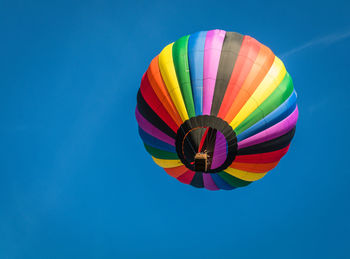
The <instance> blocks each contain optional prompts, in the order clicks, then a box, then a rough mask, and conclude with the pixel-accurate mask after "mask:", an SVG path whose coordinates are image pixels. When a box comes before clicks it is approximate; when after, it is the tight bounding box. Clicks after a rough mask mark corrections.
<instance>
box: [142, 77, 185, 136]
mask: <svg viewBox="0 0 350 259" xmlns="http://www.w3.org/2000/svg"><path fill="white" fill-rule="evenodd" d="M140 89H141V94H142V96H143V98H144V99H145V101H146V102H147V104H148V105H149V106H150V107H151V109H152V110H153V111H154V112H155V113H156V114H157V115H158V116H159V117H160V118H161V119H162V120H163V121H164V122H165V123H166V124H167V125H168V126H169V127H170V128H171V129H172V130H173V131H174V132H175V133H176V132H177V129H178V126H177V125H176V123H175V122H174V120H173V119H172V118H171V116H170V115H169V113H168V112H167V110H166V109H165V108H164V106H163V105H162V103H161V102H160V101H159V99H158V97H157V95H156V93H155V92H154V90H153V88H152V87H151V84H150V82H149V80H148V76H147V74H146V73H145V74H144V75H143V77H142V80H141V86H140ZM154 126H155V127H157V125H154Z"/></svg>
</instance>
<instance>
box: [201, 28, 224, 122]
mask: <svg viewBox="0 0 350 259" xmlns="http://www.w3.org/2000/svg"><path fill="white" fill-rule="evenodd" d="M225 34H226V32H225V31H223V30H212V31H208V33H207V37H206V39H205V46H204V63H203V115H209V114H210V110H211V104H212V101H213V95H214V88H215V81H216V74H217V72H218V67H219V61H220V55H221V49H222V45H223V42H224V39H225Z"/></svg>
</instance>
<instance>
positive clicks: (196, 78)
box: [188, 31, 207, 116]
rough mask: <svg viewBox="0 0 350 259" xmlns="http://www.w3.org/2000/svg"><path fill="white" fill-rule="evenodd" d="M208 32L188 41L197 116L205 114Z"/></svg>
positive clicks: (197, 33)
mask: <svg viewBox="0 0 350 259" xmlns="http://www.w3.org/2000/svg"><path fill="white" fill-rule="evenodd" d="M206 36H207V31H200V32H196V33H194V34H192V35H190V38H189V40H188V63H189V67H190V76H191V85H192V94H193V101H194V108H195V112H196V115H197V116H198V115H202V113H203V63H204V45H205V38H206Z"/></svg>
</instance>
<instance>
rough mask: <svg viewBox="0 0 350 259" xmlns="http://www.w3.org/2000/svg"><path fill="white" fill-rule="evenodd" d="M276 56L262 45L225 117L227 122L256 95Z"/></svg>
mask: <svg viewBox="0 0 350 259" xmlns="http://www.w3.org/2000/svg"><path fill="white" fill-rule="evenodd" d="M274 59H275V55H274V54H273V52H272V51H271V50H270V49H269V48H268V47H266V46H264V45H261V48H260V51H259V54H258V56H257V58H256V60H255V62H254V64H253V66H252V68H251V70H250V72H249V74H248V76H247V78H246V80H245V81H244V83H243V85H242V87H241V88H240V89H239V92H238V94H237V96H236V98H235V101H234V102H233V104H232V106H231V107H230V110H229V111H228V113H227V114H226V116H225V121H228V122H231V121H232V120H233V119H234V118H235V117H236V115H237V113H238V112H239V111H240V110H241V109H242V107H243V105H244V104H245V103H246V102H247V100H248V99H249V98H250V96H251V95H252V94H253V93H254V91H255V90H256V88H257V87H258V86H259V84H260V83H261V81H262V80H263V79H264V77H265V76H266V74H267V72H268V71H269V69H270V67H271V66H272V64H273V61H274Z"/></svg>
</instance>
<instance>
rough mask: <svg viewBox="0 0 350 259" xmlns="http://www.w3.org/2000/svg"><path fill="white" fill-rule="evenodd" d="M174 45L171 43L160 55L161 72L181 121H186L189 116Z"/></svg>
mask: <svg viewBox="0 0 350 259" xmlns="http://www.w3.org/2000/svg"><path fill="white" fill-rule="evenodd" d="M173 44H174V43H171V44H169V45H168V46H166V47H165V48H164V49H163V50H162V52H161V53H160V54H159V70H160V73H161V74H162V77H163V80H164V83H165V85H166V87H167V89H168V93H169V95H170V97H171V99H172V100H173V102H174V105H175V106H176V109H177V111H178V112H179V114H180V117H181V119H182V120H183V121H185V120H188V114H187V110H186V106H185V103H184V100H183V98H182V94H181V89H180V86H179V83H178V81H177V77H176V71H175V67H174V62H173V53H172V50H173Z"/></svg>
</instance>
